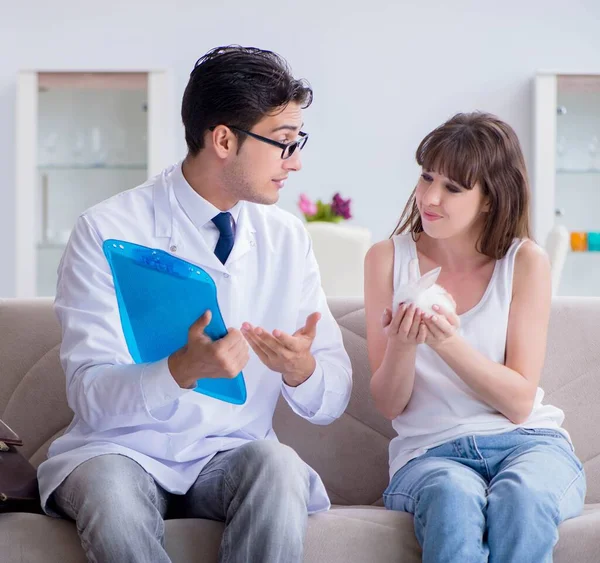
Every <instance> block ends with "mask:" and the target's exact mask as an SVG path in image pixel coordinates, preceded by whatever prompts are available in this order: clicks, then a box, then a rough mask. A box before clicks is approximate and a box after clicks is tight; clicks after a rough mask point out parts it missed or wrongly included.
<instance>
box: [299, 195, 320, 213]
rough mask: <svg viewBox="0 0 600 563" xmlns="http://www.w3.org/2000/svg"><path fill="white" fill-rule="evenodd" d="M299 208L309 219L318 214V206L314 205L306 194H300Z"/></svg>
mask: <svg viewBox="0 0 600 563" xmlns="http://www.w3.org/2000/svg"><path fill="white" fill-rule="evenodd" d="M298 207H299V208H300V211H302V213H304V215H306V216H307V217H312V216H313V215H316V214H317V204H316V203H313V202H312V201H311V200H310V199H308V197H307V196H306V195H305V194H300V200H299V201H298Z"/></svg>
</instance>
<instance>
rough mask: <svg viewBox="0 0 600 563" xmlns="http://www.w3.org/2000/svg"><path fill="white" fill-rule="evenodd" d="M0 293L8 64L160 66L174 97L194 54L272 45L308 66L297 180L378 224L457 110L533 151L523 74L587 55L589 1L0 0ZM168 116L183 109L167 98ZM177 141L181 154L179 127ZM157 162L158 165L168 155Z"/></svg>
mask: <svg viewBox="0 0 600 563" xmlns="http://www.w3.org/2000/svg"><path fill="white" fill-rule="evenodd" d="M2 5H3V6H2V16H1V17H0V52H1V53H2V57H1V58H0V124H1V126H0V167H1V169H2V170H3V171H4V181H3V182H0V198H1V199H0V201H1V202H2V203H1V205H0V240H1V241H3V244H1V245H0V268H1V269H0V296H9V295H12V294H13V293H14V280H13V276H12V269H13V264H14V251H13V246H14V245H13V240H14V211H13V210H14V159H15V154H14V110H15V99H14V98H15V75H16V73H17V71H18V70H20V69H44V70H68V69H77V70H82V69H97V70H107V69H108V70H131V69H133V70H135V69H142V68H143V69H146V68H171V69H172V70H173V76H174V79H175V80H176V84H175V92H176V94H177V98H178V99H180V97H181V94H182V92H183V89H184V87H185V84H186V82H187V77H188V74H189V71H190V70H191V68H192V67H193V64H194V62H195V60H196V59H197V58H198V57H199V56H201V55H202V54H203V53H204V52H205V51H207V50H208V49H210V48H212V47H214V46H216V45H219V44H227V43H240V44H243V45H256V46H259V47H263V48H269V49H273V50H276V51H278V52H279V53H281V54H282V55H284V56H285V57H286V58H287V59H288V61H289V62H290V64H291V65H292V67H293V70H294V73H295V74H296V75H299V76H304V77H306V78H308V79H309V80H310V82H311V84H312V85H313V87H314V90H315V103H314V105H313V106H312V107H311V109H310V110H309V111H307V112H306V115H305V118H306V119H305V121H306V130H307V131H309V132H310V134H311V139H310V141H309V144H308V145H307V147H306V149H305V151H306V152H305V157H304V170H303V172H302V173H301V174H299V175H296V176H295V177H294V179H293V180H292V181H290V182H289V183H288V185H287V186H286V189H285V190H284V192H283V193H282V201H281V204H282V205H283V206H284V207H285V208H287V209H290V210H294V209H295V203H296V199H297V197H298V194H299V193H300V192H306V193H308V194H309V195H311V196H314V197H317V196H323V197H326V198H328V197H329V196H331V195H332V194H333V193H334V192H335V191H338V190H339V191H340V192H342V194H343V195H344V196H350V197H352V198H353V211H354V214H355V221H356V222H357V223H359V224H361V225H365V226H367V227H369V228H371V229H372V231H373V233H374V239H375V240H378V239H381V238H384V237H386V236H387V235H388V234H389V232H390V231H391V229H392V228H393V227H394V225H395V222H396V220H397V217H398V215H399V213H400V212H401V209H402V207H403V205H404V203H405V200H406V198H407V197H408V195H409V193H410V191H411V189H412V188H413V186H414V184H415V181H416V177H417V168H416V165H415V164H414V150H415V148H416V146H417V144H418V142H419V141H420V139H421V138H422V137H423V136H424V135H425V134H426V133H427V132H428V131H429V130H430V129H432V128H433V127H435V126H436V125H438V124H439V123H441V122H442V121H443V120H444V119H446V118H447V117H449V116H450V115H451V114H453V113H455V112H457V111H471V110H475V109H480V110H486V111H491V112H493V113H496V114H498V115H499V116H500V117H502V118H504V119H505V120H507V121H508V122H509V123H511V124H512V125H513V126H514V127H515V129H516V131H517V133H518V134H519V136H520V138H521V140H522V143H523V145H524V149H525V152H526V156H527V157H529V155H530V154H531V147H530V144H531V121H532V117H531V101H532V92H531V90H532V77H533V75H534V73H535V72H536V70H538V69H561V70H564V69H571V68H574V69H590V68H597V67H598V55H599V54H600V2H599V1H598V0H579V1H577V0H572V1H571V2H569V3H568V4H565V3H564V2H559V1H558V0H503V1H502V2H492V1H491V0H452V1H450V2H448V1H446V0H436V1H429V2H427V1H416V0H415V1H412V2H396V1H392V0H388V1H382V0H372V1H370V2H357V1H356V0H346V1H344V2H342V1H338V0H333V1H332V0H329V1H327V0H326V1H323V0H320V1H317V0H303V1H300V2H298V1H295V2H290V1H285V0H255V1H254V2H247V1H243V2H242V1H240V0H230V1H228V2H200V1H199V0H170V1H168V2H167V1H164V2H159V1H158V0H155V1H152V0H144V1H141V0H127V2H123V1H122V0H119V1H117V0H104V1H103V2H101V3H89V2H80V1H79V0H56V1H55V2H47V1H46V0H31V1H29V2H21V3H20V5H18V3H17V2H9V1H8V0H2ZM166 111H169V112H171V114H172V119H173V120H174V121H175V122H177V123H180V119H179V107H178V105H176V106H175V107H173V108H166ZM178 131H180V132H181V135H180V140H179V146H178V148H179V152H180V153H181V155H182V156H183V154H184V152H185V151H184V147H185V144H184V141H183V134H182V129H181V128H179V129H178ZM165 164H168V163H165Z"/></svg>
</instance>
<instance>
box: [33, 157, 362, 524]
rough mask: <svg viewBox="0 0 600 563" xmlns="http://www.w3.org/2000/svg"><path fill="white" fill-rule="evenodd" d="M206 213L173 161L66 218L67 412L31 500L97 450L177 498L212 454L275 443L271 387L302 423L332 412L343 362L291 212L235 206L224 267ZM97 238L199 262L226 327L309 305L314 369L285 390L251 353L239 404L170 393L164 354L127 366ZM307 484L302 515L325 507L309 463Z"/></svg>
mask: <svg viewBox="0 0 600 563" xmlns="http://www.w3.org/2000/svg"><path fill="white" fill-rule="evenodd" d="M217 213H218V210H217V209H216V208H215V207H214V206H212V205H211V204H210V203H208V202H207V201H206V200H204V199H203V198H201V197H200V196H199V195H198V194H196V192H194V191H193V190H192V188H191V187H190V186H189V184H188V183H187V182H186V180H185V178H184V176H183V174H182V172H181V164H177V165H175V166H172V167H170V168H168V169H166V170H164V171H163V172H162V173H161V174H159V175H158V176H156V177H155V178H152V179H150V180H149V181H148V182H146V183H145V184H143V185H142V186H139V187H137V188H135V189H133V190H129V191H127V192H123V193H120V194H118V195H116V196H114V197H112V198H111V199H109V200H107V201H105V202H102V203H100V204H99V205H96V206H95V207H93V208H92V209H90V210H88V211H87V212H85V213H84V214H83V215H81V216H80V217H79V219H78V221H77V224H76V226H75V228H74V230H73V233H72V235H71V238H70V240H69V243H68V245H67V248H66V250H65V253H64V256H63V259H62V261H61V264H60V266H59V277H58V285H57V293H56V300H55V310H56V313H57V315H58V318H59V320H60V323H61V326H62V337H63V340H62V345H61V350H60V356H61V362H62V365H63V368H64V370H65V374H66V380H67V399H68V402H69V406H70V407H71V409H72V410H73V411H74V413H75V417H74V419H73V422H72V423H71V425H70V426H69V428H68V429H67V431H66V432H65V434H64V435H63V436H61V437H60V438H58V439H57V440H55V441H54V442H53V444H52V445H51V446H50V450H49V454H48V460H46V461H45V462H44V463H42V464H41V465H40V467H39V470H38V478H39V484H40V494H41V498H42V505H43V506H46V502H47V500H48V497H49V496H50V494H51V493H52V492H53V491H54V490H55V489H56V487H58V486H59V485H60V484H61V483H62V481H63V480H64V479H65V478H66V477H67V476H68V475H69V474H70V473H71V472H72V471H73V470H74V469H75V468H76V467H77V466H78V465H79V464H81V463H83V462H84V461H86V460H88V459H90V458H92V457H94V456H97V455H102V454H107V453H117V454H123V455H126V456H128V457H130V458H131V459H134V460H135V461H137V462H138V463H139V464H140V465H141V466H142V467H143V468H144V469H145V470H146V471H148V472H149V473H150V474H151V475H152V476H153V477H154V478H155V480H156V481H157V482H158V483H159V484H160V485H161V486H162V487H163V488H164V489H166V490H167V491H170V492H172V493H177V494H183V493H185V492H186V491H187V490H188V489H189V488H190V486H191V485H192V484H193V483H194V482H195V480H196V478H197V477H198V474H199V473H200V471H201V470H202V468H203V467H204V465H205V464H206V463H207V462H208V461H209V460H210V459H211V458H212V457H213V456H214V455H215V454H216V453H217V452H219V451H223V450H229V449H232V448H235V447H238V446H240V445H242V444H244V443H246V442H248V441H250V440H257V439H273V440H276V439H277V437H276V435H275V433H274V431H273V428H272V419H273V411H274V409H275V405H276V403H277V400H278V397H279V395H280V393H283V396H284V397H285V399H286V400H287V402H288V403H289V405H290V406H291V408H292V409H293V410H294V411H295V412H296V413H297V414H298V415H300V416H302V417H303V418H306V419H307V420H310V421H311V422H313V423H315V424H328V423H330V422H332V421H333V420H335V419H336V418H338V417H339V416H340V415H341V414H342V413H343V412H344V409H345V408H346V406H347V404H348V400H349V397H350V391H351V386H352V377H351V366H350V360H349V358H348V355H347V353H346V351H345V350H344V348H343V345H342V338H341V332H340V330H339V327H338V325H337V323H336V322H335V320H334V318H333V316H332V315H331V313H330V311H329V309H328V307H327V303H326V299H325V295H324V293H323V291H322V289H321V286H320V277H319V271H318V267H317V264H316V261H315V258H314V256H313V252H312V248H311V243H310V238H309V236H308V234H307V232H306V230H305V228H304V226H303V224H302V222H301V221H300V220H299V219H297V218H295V217H294V216H293V215H291V214H289V213H287V212H285V211H283V210H281V209H279V208H278V207H276V206H263V205H257V204H251V203H247V202H241V203H240V204H238V205H236V207H235V208H234V210H233V216H234V219H235V227H236V234H235V236H236V238H235V244H234V247H233V250H232V252H231V254H230V256H229V258H228V260H227V262H226V263H225V265H223V264H221V262H220V261H219V260H218V259H217V257H216V256H215V255H214V253H213V250H214V245H215V244H216V240H217V238H218V233H216V232H215V231H214V226H213V225H212V223H211V222H210V220H211V218H212V217H214V216H215V215H216V214H217ZM211 230H212V232H211ZM109 238H114V239H121V240H126V241H130V242H133V243H136V244H141V245H144V246H149V247H153V248H159V249H162V250H167V251H169V252H171V253H173V254H175V255H176V256H179V257H180V258H183V259H185V260H188V261H190V262H193V263H195V264H197V265H199V266H201V267H202V268H204V269H205V270H206V271H207V272H208V273H209V274H210V275H211V276H212V277H213V279H214V280H215V283H216V285H217V290H218V295H219V307H220V309H221V312H222V314H223V318H224V320H225V323H226V325H227V326H230V327H237V328H239V327H240V326H241V324H242V323H243V322H244V321H248V322H250V323H251V324H253V325H255V326H261V327H263V328H265V329H266V330H269V331H272V330H273V329H276V328H277V329H280V330H283V331H285V332H287V333H289V334H291V333H293V332H294V331H296V330H297V329H298V328H299V327H301V326H303V325H304V323H305V321H306V317H307V316H308V315H309V314H310V313H312V312H314V311H319V312H320V313H321V316H322V317H321V320H320V321H319V323H318V326H317V336H316V338H315V341H314V343H313V348H312V352H313V355H314V356H315V358H316V361H317V368H316V370H315V372H314V373H313V375H312V376H311V377H310V378H309V379H308V380H307V381H305V382H304V383H303V384H302V385H300V386H298V387H296V388H291V387H288V386H287V385H285V384H284V383H283V382H282V378H281V374H278V373H274V372H272V371H271V370H269V369H268V368H267V367H266V366H264V364H262V362H260V360H259V359H258V357H257V356H256V355H255V354H254V353H252V352H251V355H250V361H249V363H248V364H247V366H246V367H245V368H244V379H245V382H246V387H247V393H248V396H247V400H246V402H245V404H243V405H233V404H230V403H226V402H223V401H220V400H217V399H214V398H211V397H208V396H206V395H203V394H200V393H197V392H195V391H192V390H187V389H181V388H180V387H179V386H178V385H177V383H176V382H175V380H174V379H173V378H172V377H171V375H170V373H169V370H168V366H167V360H166V358H165V359H164V360H161V361H159V362H156V363H151V364H134V363H133V361H132V358H131V355H130V354H129V352H128V349H127V345H126V343H125V339H124V336H123V331H122V328H121V322H120V319H119V312H118V308H117V301H116V297H115V291H114V286H113V282H112V276H111V273H110V269H109V266H108V263H107V261H106V259H105V257H104V254H103V251H102V243H103V241H104V240H106V239H109ZM310 492H311V494H310V501H309V512H311V513H312V512H317V511H320V510H325V509H327V508H329V506H330V503H329V499H328V497H327V494H326V492H325V488H324V486H323V483H322V482H321V479H320V478H319V476H318V475H317V474H316V473H315V472H314V471H313V470H311V479H310ZM46 509H47V511H48V513H49V514H52V511H51V509H49V508H47V507H46Z"/></svg>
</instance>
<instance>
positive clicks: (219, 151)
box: [206, 125, 237, 158]
mask: <svg viewBox="0 0 600 563" xmlns="http://www.w3.org/2000/svg"><path fill="white" fill-rule="evenodd" d="M206 140H207V142H208V143H209V144H211V145H212V147H213V148H214V150H215V153H216V155H217V156H218V157H219V158H227V157H229V156H231V155H232V154H235V153H236V152H237V137H236V136H235V135H234V134H233V131H232V130H231V129H229V127H225V125H217V126H216V127H215V128H214V129H213V130H212V131H209V132H208V134H207V139H206Z"/></svg>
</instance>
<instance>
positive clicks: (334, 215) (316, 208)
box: [298, 193, 352, 223]
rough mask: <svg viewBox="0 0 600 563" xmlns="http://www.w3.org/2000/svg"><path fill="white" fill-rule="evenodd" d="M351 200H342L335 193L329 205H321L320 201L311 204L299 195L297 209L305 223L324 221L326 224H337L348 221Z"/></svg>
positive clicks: (306, 197) (307, 199) (304, 195)
mask: <svg viewBox="0 0 600 563" xmlns="http://www.w3.org/2000/svg"><path fill="white" fill-rule="evenodd" d="M351 201H352V200H351V199H350V198H349V199H343V198H342V196H341V195H340V194H339V193H336V194H335V195H334V196H333V199H332V200H331V203H323V202H322V201H321V200H320V199H318V200H317V201H316V202H313V201H312V200H310V199H309V198H308V196H306V194H300V199H299V200H298V207H299V208H300V211H302V213H303V214H304V218H305V219H306V221H307V222H309V223H310V222H312V221H326V222H328V223H339V222H340V221H342V220H345V219H350V218H351V217H352V214H351V213H350V203H351Z"/></svg>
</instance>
